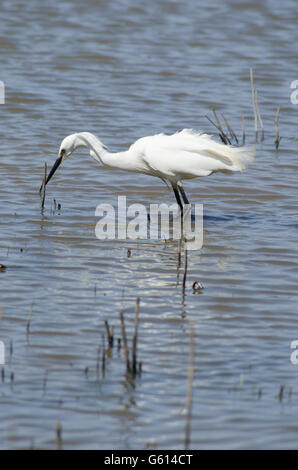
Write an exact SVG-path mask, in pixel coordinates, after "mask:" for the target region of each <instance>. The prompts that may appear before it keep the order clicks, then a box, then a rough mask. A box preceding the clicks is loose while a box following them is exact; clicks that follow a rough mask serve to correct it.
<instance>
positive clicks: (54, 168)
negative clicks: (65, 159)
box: [45, 156, 62, 184]
mask: <svg viewBox="0 0 298 470" xmlns="http://www.w3.org/2000/svg"><path fill="white" fill-rule="evenodd" d="M61 163H62V156H61V157H59V158H57V160H56V161H55V163H54V165H53V166H52V169H51V171H50V173H49V175H48V177H47V180H46V183H45V184H48V182H49V181H50V179H51V178H52V176H53V174H54V173H55V171H56V170H57V168H59V166H60V165H61Z"/></svg>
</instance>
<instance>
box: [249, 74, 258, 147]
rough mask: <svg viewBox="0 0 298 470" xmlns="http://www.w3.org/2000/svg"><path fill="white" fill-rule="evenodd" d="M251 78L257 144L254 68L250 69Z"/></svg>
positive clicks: (256, 129)
mask: <svg viewBox="0 0 298 470" xmlns="http://www.w3.org/2000/svg"><path fill="white" fill-rule="evenodd" d="M249 77H250V85H251V96H252V106H253V110H254V117H255V134H256V140H255V141H256V142H257V141H258V115H257V110H256V99H255V89H254V77H253V70H252V68H251V69H249Z"/></svg>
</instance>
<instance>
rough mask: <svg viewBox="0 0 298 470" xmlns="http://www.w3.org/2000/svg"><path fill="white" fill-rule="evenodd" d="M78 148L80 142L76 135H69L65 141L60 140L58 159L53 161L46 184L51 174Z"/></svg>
mask: <svg viewBox="0 0 298 470" xmlns="http://www.w3.org/2000/svg"><path fill="white" fill-rule="evenodd" d="M79 146H80V142H79V140H78V134H71V135H68V136H67V137H65V139H63V140H62V142H61V145H60V148H59V153H58V158H57V160H56V161H55V163H54V165H53V166H52V168H51V171H50V173H49V174H48V177H47V180H46V184H47V183H48V182H49V181H50V179H51V178H52V176H53V174H54V173H55V171H56V170H57V168H59V166H60V165H61V163H62V162H64V160H66V159H67V158H68V157H69V156H70V155H71V154H72V152H73V151H74V150H75V149H76V148H77V147H79Z"/></svg>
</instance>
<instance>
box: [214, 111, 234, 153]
mask: <svg viewBox="0 0 298 470" xmlns="http://www.w3.org/2000/svg"><path fill="white" fill-rule="evenodd" d="M212 112H213V114H214V117H215V119H216V123H217V126H216V127H217V129H218V130H219V132H220V136H221V139H222V140H223V142H224V143H225V144H226V145H228V144H231V141H230V139H229V138H228V136H227V134H226V133H225V132H224V130H223V128H222V126H221V123H220V120H219V118H218V116H217V114H216V111H215V109H214V108H213V109H212Z"/></svg>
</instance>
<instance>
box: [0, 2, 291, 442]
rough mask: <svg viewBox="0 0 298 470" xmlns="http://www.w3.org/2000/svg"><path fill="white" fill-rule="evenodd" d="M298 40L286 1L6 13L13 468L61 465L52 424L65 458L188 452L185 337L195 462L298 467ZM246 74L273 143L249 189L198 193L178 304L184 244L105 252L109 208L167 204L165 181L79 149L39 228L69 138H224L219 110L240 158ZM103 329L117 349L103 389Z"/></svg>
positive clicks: (225, 182)
mask: <svg viewBox="0 0 298 470" xmlns="http://www.w3.org/2000/svg"><path fill="white" fill-rule="evenodd" d="M297 21H298V12H297V5H296V2H292V1H290V0H285V1H284V2H282V3H280V2H278V1H275V0H267V1H264V2H257V1H238V2H236V1H232V0H227V1H225V2H220V1H213V2H207V1H188V2H178V1H174V0H172V1H170V0H158V1H153V2H151V3H150V2H145V1H138V2H135V1H129V0H122V1H115V2H111V1H108V0H106V1H95V0H86V1H84V2H74V1H70V0H69V1H67V0H63V1H56V0H55V1H54V0H51V1H44V2H37V1H35V0H29V1H26V2H25V1H23V0H20V1H18V2H11V1H6V0H4V1H3V2H1V36H0V46H1V64H2V65H1V76H0V79H1V80H2V81H3V82H4V84H5V98H6V100H5V104H2V105H0V111H1V128H0V133H1V135H0V170H1V182H0V207H1V226H0V233H1V243H0V263H1V264H3V265H5V266H6V270H2V271H1V272H0V289H1V292H0V340H1V341H3V342H4V343H5V352H6V361H5V365H4V366H0V368H1V377H0V404H1V407H0V413H1V420H0V447H1V448H3V449H5V448H8V449H23V448H26V449H27V448H42V449H55V448H57V446H59V445H61V443H59V442H57V439H56V426H57V423H60V426H61V428H62V446H63V448H65V449H71V448H75V449H87V448H96V449H108V448H112V449H139V448H146V447H156V448H159V449H162V448H168V449H171V448H172V449H175V448H177V449H182V448H183V446H184V435H185V417H186V391H187V371H188V363H189V342H190V339H189V330H190V321H191V322H193V324H194V330H195V375H194V381H193V408H192V420H191V447H192V448H206V449H210V448H233V449H236V448H297V442H298V425H297V413H298V406H297V398H298V392H297V374H298V366H297V365H293V364H292V363H291V360H290V359H291V353H292V350H291V348H290V343H291V341H293V340H296V339H298V318H297V235H298V223H297V170H298V155H297V148H298V141H297V138H298V134H297V130H298V127H297V123H298V120H297V116H298V105H295V104H292V103H291V100H290V96H291V93H292V92H293V90H291V88H290V84H291V82H292V81H293V80H295V79H298V76H297V39H298V38H297V36H298V34H297ZM250 67H253V69H254V77H255V87H256V89H257V90H258V98H259V105H260V110H261V114H262V118H263V121H264V127H265V139H264V141H263V143H261V144H260V143H259V144H258V145H257V158H256V161H255V163H254V164H253V165H252V166H251V167H250V168H249V169H248V170H247V171H246V172H244V173H242V174H238V173H235V174H233V175H225V174H217V175H213V176H211V177H209V178H202V179H195V180H192V181H189V182H186V184H185V188H186V190H187V193H188V194H189V198H190V200H191V201H192V202H193V203H194V202H197V203H203V204H204V216H205V218H204V230H205V231H204V245H203V247H202V249H201V250H199V251H191V252H189V255H188V270H187V278H186V287H185V295H184V296H183V292H182V279H183V259H182V264H181V267H180V268H179V265H178V255H177V244H176V243H174V242H171V241H169V242H167V243H165V242H164V241H154V240H151V241H149V240H147V241H139V242H134V241H132V240H131V241H120V240H119V241H99V240H98V239H97V238H96V237H95V232H94V228H95V223H96V221H97V218H96V217H95V215H94V213H95V212H94V211H95V208H96V206H97V204H99V203H102V202H105V203H110V204H113V205H116V204H117V197H118V196H119V195H120V196H124V195H125V196H127V203H128V204H132V203H135V202H139V203H142V204H145V205H146V206H147V207H148V206H149V204H150V203H153V202H159V203H160V202H165V203H170V202H171V203H172V202H174V198H173V195H172V193H171V192H170V191H169V190H168V189H167V187H166V186H164V185H163V184H162V182H161V181H159V180H157V179H153V178H150V177H147V176H138V175H134V174H126V173H122V172H120V171H113V172H111V171H106V170H101V169H100V168H98V167H97V165H96V163H95V162H94V161H93V160H91V159H90V157H89V156H88V154H87V152H86V151H85V150H84V149H79V150H78V151H77V152H76V153H75V154H74V156H73V157H72V158H70V159H69V160H68V161H67V162H65V164H64V165H63V168H61V169H60V170H59V171H58V172H57V175H55V178H54V179H53V181H52V182H51V184H50V185H49V186H48V190H47V198H46V203H45V209H44V212H43V214H42V213H41V210H40V199H39V194H38V188H39V186H40V182H41V179H42V175H43V165H44V162H45V161H47V163H48V165H49V166H50V165H52V163H53V162H54V160H55V158H56V155H57V151H58V148H59V145H60V142H61V140H62V138H63V137H65V136H66V135H68V134H69V133H72V132H77V131H85V130H88V131H90V132H93V133H95V134H96V135H98V136H99V137H100V138H101V139H102V141H103V142H104V143H105V144H106V145H108V146H109V147H110V149H111V150H114V151H119V150H124V149H126V148H127V146H128V145H130V144H131V143H132V142H133V141H134V140H136V139H137V138H139V137H142V136H145V135H151V134H154V133H157V132H161V131H163V132H167V133H171V132H174V131H176V130H178V129H182V128H185V127H191V128H195V129H199V130H205V131H208V132H213V131H214V128H213V126H212V125H211V123H210V122H209V121H208V120H207V119H206V117H205V116H206V114H208V115H209V116H210V117H211V116H212V113H211V108H212V107H215V108H216V109H217V110H218V115H219V116H220V113H224V114H225V115H226V116H227V117H228V119H229V121H230V123H231V125H232V127H233V128H234V130H235V132H236V133H237V135H238V136H239V137H240V138H241V118H240V116H241V114H240V108H242V109H243V113H244V115H245V118H246V119H245V126H246V143H248V144H249V143H253V141H254V133H253V111H252V105H251V91H250V82H249V69H250ZM277 107H280V108H281V111H280V118H279V132H280V135H281V136H282V139H281V142H280V148H279V151H278V152H276V151H275V145H274V140H275V128H274V118H275V113H276V109H277ZM54 199H55V200H56V203H57V204H58V203H59V204H61V207H60V209H59V210H58V208H57V207H56V210H54V202H53V200H54ZM195 281H198V282H201V283H202V284H203V285H204V289H203V290H202V291H201V292H200V293H198V292H196V293H194V291H193V289H192V285H193V283H194V282H195ZM137 297H140V299H141V300H140V324H139V338H138V359H139V360H140V361H141V362H142V374H141V376H138V377H136V378H135V379H134V380H131V379H129V378H128V377H127V376H126V373H125V360H124V356H123V348H122V347H121V349H120V350H118V348H117V341H118V338H119V337H120V336H121V325H120V319H119V312H120V310H123V312H124V317H125V324H126V330H127V335H128V339H129V341H130V340H131V337H132V334H133V328H134V316H135V313H134V312H135V303H136V298H137ZM105 320H108V322H109V325H110V326H111V325H114V335H115V342H116V344H115V346H114V348H113V350H112V352H111V353H110V354H107V356H106V360H105V371H104V372H105V373H104V374H103V370H102V352H103V349H104V347H105V348H106V347H107V339H106V332H105V324H104V321H105ZM103 336H105V338H104V339H103ZM104 342H105V344H104Z"/></svg>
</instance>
